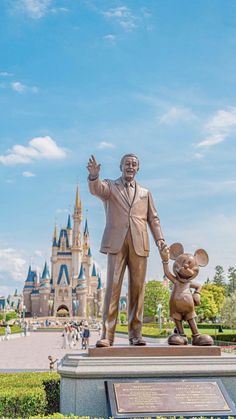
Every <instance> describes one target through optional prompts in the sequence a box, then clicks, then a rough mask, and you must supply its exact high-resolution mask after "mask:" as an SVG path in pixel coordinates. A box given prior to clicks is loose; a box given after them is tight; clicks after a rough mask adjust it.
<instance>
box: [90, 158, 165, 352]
mask: <svg viewBox="0 0 236 419" xmlns="http://www.w3.org/2000/svg"><path fill="white" fill-rule="evenodd" d="M87 168H88V171H89V177H88V184H89V190H90V192H91V194H93V195H95V196H96V197H98V198H100V199H101V200H102V201H103V204H104V206H105V212H106V227H105V230H104V233H103V238H102V243H101V249H100V251H101V252H102V253H106V254H108V262H107V285H106V293H105V299H104V308H103V330H102V335H101V339H100V341H99V345H100V346H101V345H102V342H103V339H105V342H106V341H107V340H108V341H109V342H110V343H111V344H112V343H113V340H114V334H115V327H116V321H117V316H118V309H119V299H120V292H121V287H122V282H123V277H124V273H125V269H126V268H127V269H128V277H129V285H128V294H129V295H128V302H129V307H128V324H129V338H130V339H132V338H139V337H141V328H142V317H143V300H144V281H145V276H146V265H147V256H148V255H149V238H148V232H147V225H149V227H150V230H151V232H152V235H153V237H154V240H155V242H156V244H157V246H158V249H159V252H161V251H162V249H163V248H164V247H165V246H166V245H165V241H164V239H163V235H162V231H161V226H160V220H159V217H158V214H157V211H156V208H155V206H154V203H153V200H152V196H151V193H150V192H149V191H148V189H146V188H143V187H142V186H141V185H139V184H138V183H137V182H136V181H135V175H136V173H137V172H138V170H139V160H138V158H137V157H136V156H135V155H133V154H129V155H125V156H124V157H123V158H122V159H121V163H120V169H121V172H122V175H121V177H120V178H119V179H117V180H109V179H108V180H100V179H99V172H100V164H98V163H97V162H96V159H95V157H94V156H91V158H90V159H89V162H88V166H87Z"/></svg>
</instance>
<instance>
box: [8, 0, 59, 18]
mask: <svg viewBox="0 0 236 419" xmlns="http://www.w3.org/2000/svg"><path fill="white" fill-rule="evenodd" d="M51 3H52V0H17V2H16V3H15V9H16V10H17V11H20V12H22V13H24V14H26V15H27V16H28V17H30V18H32V19H41V18H42V17H44V16H45V15H46V14H47V13H48V11H49V8H50V5H51Z"/></svg>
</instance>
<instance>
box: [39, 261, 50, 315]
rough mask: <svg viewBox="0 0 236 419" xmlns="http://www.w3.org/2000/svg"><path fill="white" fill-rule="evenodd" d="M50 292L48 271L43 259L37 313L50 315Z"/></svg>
mask: <svg viewBox="0 0 236 419" xmlns="http://www.w3.org/2000/svg"><path fill="white" fill-rule="evenodd" d="M50 293H51V285H50V273H49V269H48V265H47V262H46V261H45V264H44V268H43V273H42V276H41V281H40V286H39V313H40V315H43V316H50V315H51V307H50V304H49V302H50Z"/></svg>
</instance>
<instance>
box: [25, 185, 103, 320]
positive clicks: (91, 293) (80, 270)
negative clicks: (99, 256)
mask: <svg viewBox="0 0 236 419" xmlns="http://www.w3.org/2000/svg"><path fill="white" fill-rule="evenodd" d="M72 217H73V226H72V221H71V216H70V214H69V215H68V222H67V227H66V228H62V229H61V231H60V234H59V237H58V235H57V228H56V226H55V230H54V235H53V241H52V256H51V275H50V273H49V268H48V264H47V262H45V265H44V269H43V273H42V275H41V276H39V275H38V274H37V272H36V271H35V270H32V269H31V266H30V267H29V271H28V275H27V278H26V280H25V285H24V288H23V297H24V306H25V311H26V315H27V316H44V317H45V316H60V315H67V316H70V317H72V316H78V317H81V318H87V317H92V318H93V317H98V316H100V315H101V313H102V302H103V287H102V282H101V276H100V274H99V273H98V272H97V269H96V266H95V263H94V262H93V261H92V253H91V249H90V240H89V230H88V223H87V220H86V222H85V227H84V232H83V240H82V237H81V232H80V230H81V222H82V205H81V200H80V196H79V190H78V187H77V190H76V199H75V206H74V213H73V216H72Z"/></svg>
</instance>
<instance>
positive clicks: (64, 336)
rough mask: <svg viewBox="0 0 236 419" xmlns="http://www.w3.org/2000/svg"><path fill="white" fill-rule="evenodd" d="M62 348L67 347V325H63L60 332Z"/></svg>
mask: <svg viewBox="0 0 236 419" xmlns="http://www.w3.org/2000/svg"><path fill="white" fill-rule="evenodd" d="M62 338H63V340H62V349H67V347H68V344H69V343H68V326H65V327H64V330H63V333H62Z"/></svg>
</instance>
